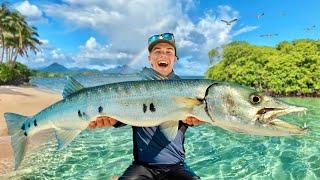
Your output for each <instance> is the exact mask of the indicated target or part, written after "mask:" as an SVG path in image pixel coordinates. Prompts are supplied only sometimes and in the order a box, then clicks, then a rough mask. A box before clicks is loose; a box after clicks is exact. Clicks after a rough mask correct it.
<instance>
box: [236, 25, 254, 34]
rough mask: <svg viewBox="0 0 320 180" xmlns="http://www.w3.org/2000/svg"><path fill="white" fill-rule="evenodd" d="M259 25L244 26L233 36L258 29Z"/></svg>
mask: <svg viewBox="0 0 320 180" xmlns="http://www.w3.org/2000/svg"><path fill="white" fill-rule="evenodd" d="M258 28H259V26H246V27H243V28H241V29H239V30H237V31H235V32H234V33H233V34H232V36H237V35H239V34H243V33H246V32H250V31H253V30H255V29H258Z"/></svg>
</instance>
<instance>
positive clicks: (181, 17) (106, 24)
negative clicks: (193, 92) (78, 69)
mask: <svg viewBox="0 0 320 180" xmlns="http://www.w3.org/2000/svg"><path fill="white" fill-rule="evenodd" d="M197 4H198V1H192V0H164V1H158V0H149V1H145V0H134V1H124V0H114V1H105V0H92V1H85V0H64V3H62V4H48V5H44V6H43V9H44V12H45V13H46V15H48V16H51V17H53V18H59V19H62V20H63V21H65V24H66V25H67V26H68V27H69V28H70V29H73V28H90V29H92V30H94V31H97V32H99V33H100V34H102V35H104V36H105V37H106V39H108V43H107V45H101V44H99V43H98V42H97V40H96V39H95V38H94V37H90V38H89V39H88V40H87V42H86V43H85V44H84V45H81V47H80V50H79V52H78V53H76V54H74V55H73V60H74V63H78V64H82V65H85V64H86V63H87V64H89V65H90V66H107V65H108V66H110V65H115V64H117V63H118V64H123V63H126V62H130V61H132V59H133V58H134V57H135V56H136V55H137V54H139V52H141V51H142V50H143V49H145V48H146V45H147V38H148V37H149V36H151V35H153V34H158V33H162V32H173V33H174V34H175V37H176V41H177V47H178V50H177V52H178V55H179V56H180V58H181V61H179V62H178V63H179V64H178V65H177V68H181V69H183V68H186V69H188V68H189V69H190V68H194V69H196V70H191V69H190V70H186V71H183V70H181V71H179V72H184V73H185V74H188V73H189V74H191V73H194V72H196V73H197V74H201V73H203V72H204V71H205V70H206V69H207V68H208V57H207V52H208V51H209V50H210V49H212V48H217V47H220V46H222V45H224V44H226V43H228V42H230V41H231V40H232V37H233V36H236V35H239V34H241V33H245V32H248V31H252V30H254V29H256V28H257V27H255V26H247V27H243V28H241V29H240V30H234V28H235V27H236V24H237V22H235V23H233V24H232V25H230V26H227V25H226V24H225V23H223V22H221V19H232V18H240V17H239V12H237V11H236V10H234V9H233V8H232V7H230V6H218V7H217V8H216V9H211V10H208V11H207V12H205V13H204V14H202V15H200V18H199V19H198V20H191V18H190V17H189V15H188V12H189V11H190V10H192V9H195V8H196V6H197ZM111 44H112V45H111ZM184 57H188V58H187V59H188V60H183V58H184ZM134 61H135V60H134ZM140 61H141V63H135V65H136V66H139V65H140V64H143V65H145V62H147V59H146V56H141V60H140Z"/></svg>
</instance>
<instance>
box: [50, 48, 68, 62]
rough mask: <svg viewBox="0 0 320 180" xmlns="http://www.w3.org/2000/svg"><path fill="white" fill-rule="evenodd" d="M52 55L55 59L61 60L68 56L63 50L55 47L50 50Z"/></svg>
mask: <svg viewBox="0 0 320 180" xmlns="http://www.w3.org/2000/svg"><path fill="white" fill-rule="evenodd" d="M50 56H51V57H52V59H54V60H61V59H65V58H66V56H65V55H64V54H63V53H62V52H61V49H53V50H52V51H50Z"/></svg>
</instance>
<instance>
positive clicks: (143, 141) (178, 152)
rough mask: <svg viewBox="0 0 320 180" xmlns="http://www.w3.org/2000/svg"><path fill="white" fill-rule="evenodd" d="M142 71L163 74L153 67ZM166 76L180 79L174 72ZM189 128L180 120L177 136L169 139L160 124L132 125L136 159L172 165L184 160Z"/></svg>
mask: <svg viewBox="0 0 320 180" xmlns="http://www.w3.org/2000/svg"><path fill="white" fill-rule="evenodd" d="M142 73H146V74H148V78H150V76H152V75H154V76H156V77H159V76H161V75H160V74H159V73H157V72H156V71H154V70H153V69H151V68H145V69H144V70H143V71H142ZM166 78H167V79H180V78H179V76H177V75H176V74H174V72H172V73H171V74H169V76H167V77H166ZM119 126H122V124H121V123H120V122H119V123H117V125H116V126H115V127H119ZM187 128H188V125H187V124H184V123H183V122H182V121H180V122H179V128H178V133H177V136H176V137H175V139H174V140H172V141H169V140H168V139H167V138H166V137H165V135H164V134H163V133H162V132H161V131H160V128H159V126H155V127H132V132H133V156H134V161H135V162H138V163H144V164H149V165H172V164H178V163H182V162H184V159H185V150H184V134H185V132H186V130H187Z"/></svg>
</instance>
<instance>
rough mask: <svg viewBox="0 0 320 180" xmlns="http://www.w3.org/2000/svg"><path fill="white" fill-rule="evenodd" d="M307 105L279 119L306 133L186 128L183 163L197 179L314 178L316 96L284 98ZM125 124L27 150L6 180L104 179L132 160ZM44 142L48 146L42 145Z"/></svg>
mask: <svg viewBox="0 0 320 180" xmlns="http://www.w3.org/2000/svg"><path fill="white" fill-rule="evenodd" d="M284 100H285V101H287V102H290V103H292V104H299V105H300V106H306V107H308V109H309V111H308V112H307V114H306V115H303V116H301V117H297V116H295V115H290V116H289V115H288V116H286V117H284V118H283V119H286V120H287V121H290V122H294V123H296V124H303V123H304V122H307V124H308V126H309V127H310V129H311V132H310V134H309V135H308V136H292V137H260V136H250V135H243V134H236V133H230V132H227V131H225V130H222V129H220V128H217V127H212V126H211V125H201V126H197V127H191V128H190V129H188V131H187V133H186V144H185V149H186V152H187V155H186V156H187V158H186V162H187V164H188V165H189V166H190V167H191V168H192V169H193V170H194V171H195V172H196V173H197V174H198V175H199V176H201V178H202V179H239V178H242V179H319V178H320V153H319V152H320V142H319V138H320V128H319V127H320V121H319V119H320V99H315V98H305V99H301V98H285V99H284ZM131 134H132V132H131V128H130V127H129V126H128V127H122V128H117V129H116V128H106V129H96V130H91V131H89V130H86V131H84V132H83V133H82V134H81V135H79V136H78V137H77V138H76V140H75V141H73V142H72V143H71V144H70V146H68V147H67V148H66V149H63V150H62V151H60V152H56V151H55V149H54V148H53V147H54V144H55V142H52V144H51V147H52V148H47V147H46V148H45V149H46V150H43V151H41V152H38V153H33V154H30V155H28V158H27V160H26V161H25V162H24V163H23V168H22V169H21V170H19V171H16V172H15V173H13V174H11V175H10V177H11V178H12V179H21V178H22V179H62V178H63V179H110V178H111V177H112V176H114V175H121V173H122V172H123V171H124V170H125V169H126V167H127V166H129V164H130V163H131V161H132V141H131ZM47 146H50V144H49V145H47Z"/></svg>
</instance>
